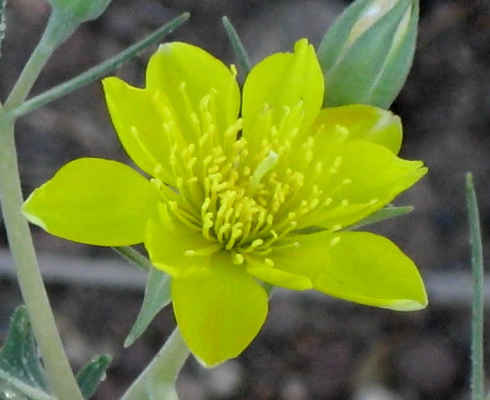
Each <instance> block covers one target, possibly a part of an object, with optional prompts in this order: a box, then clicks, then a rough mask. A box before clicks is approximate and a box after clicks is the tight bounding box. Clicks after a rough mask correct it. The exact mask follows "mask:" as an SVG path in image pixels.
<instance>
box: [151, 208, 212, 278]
mask: <svg viewBox="0 0 490 400" xmlns="http://www.w3.org/2000/svg"><path fill="white" fill-rule="evenodd" d="M145 247H146V250H147V251H148V254H149V255H150V260H151V262H152V263H153V264H154V265H155V267H156V268H158V269H161V270H163V271H165V272H167V273H168V274H170V275H172V276H173V277H179V276H180V277H182V276H186V275H189V274H191V273H198V271H202V270H206V269H208V268H209V267H210V258H211V255H212V254H213V253H214V252H215V251H217V250H218V249H217V248H216V245H215V243H213V242H210V241H208V240H206V239H205V238H204V237H203V236H202V234H201V232H199V231H197V230H193V229H190V228H189V227H188V226H186V225H184V224H182V223H181V222H180V221H178V220H175V219H173V218H171V217H170V215H169V213H168V211H167V209H166V206H163V207H162V208H161V210H160V215H159V219H158V220H152V221H150V222H149V223H148V227H147V232H146V238H145Z"/></svg>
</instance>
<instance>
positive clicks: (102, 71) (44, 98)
mask: <svg viewBox="0 0 490 400" xmlns="http://www.w3.org/2000/svg"><path fill="white" fill-rule="evenodd" d="M187 19H189V13H184V14H182V15H180V16H179V17H177V18H175V19H174V20H172V21H170V22H169V23H168V24H166V25H165V26H163V27H161V28H160V29H157V30H156V31H155V32H153V33H152V34H151V35H150V36H148V37H147V38H145V39H143V40H141V41H140V42H138V43H136V44H134V45H132V46H130V47H128V48H127V49H126V50H123V51H122V52H120V53H119V54H117V55H116V56H114V57H112V58H110V59H109V60H107V61H104V62H103V63H101V64H99V65H97V66H95V67H93V68H91V69H89V70H88V71H86V72H84V73H83V74H80V75H78V76H76V77H75V78H73V79H70V80H69V81H67V82H65V83H62V84H60V85H58V86H56V87H54V88H52V89H50V90H48V91H46V92H44V93H42V94H40V95H39V96H36V97H34V98H32V99H30V100H28V101H26V102H25V103H24V104H22V105H20V106H19V107H17V108H15V109H14V110H12V111H11V112H10V113H9V114H8V115H7V116H6V118H4V122H3V123H7V122H9V121H12V120H14V119H15V118H18V117H20V116H22V115H24V114H27V113H29V112H31V111H34V110H37V109H38V108H40V107H42V106H44V105H46V104H48V103H50V102H52V101H54V100H56V99H59V98H60V97H63V96H65V95H66V94H68V93H71V92H73V91H74V90H76V89H79V88H81V87H82V86H85V85H88V84H89V83H91V82H93V81H95V80H97V79H100V78H102V77H103V76H105V75H107V74H108V73H110V72H111V71H112V70H114V69H115V68H117V67H119V66H120V65H121V64H123V63H124V62H126V61H128V60H129V59H131V58H132V57H134V56H135V55H136V54H137V53H139V52H140V51H142V50H144V49H145V48H147V47H148V46H151V45H152V44H154V43H156V42H158V41H159V40H161V39H162V38H164V37H165V36H167V35H168V34H169V33H171V32H172V31H173V30H175V29H176V28H178V27H179V26H180V25H182V24H183V23H184V22H185V21H187Z"/></svg>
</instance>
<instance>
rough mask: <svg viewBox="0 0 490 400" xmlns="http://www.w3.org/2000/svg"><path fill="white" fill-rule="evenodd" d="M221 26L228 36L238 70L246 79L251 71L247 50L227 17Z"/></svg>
mask: <svg viewBox="0 0 490 400" xmlns="http://www.w3.org/2000/svg"><path fill="white" fill-rule="evenodd" d="M222 21H223V26H224V28H225V30H226V34H227V35H228V39H229V41H230V43H231V45H232V47H233V51H234V53H235V57H236V58H237V60H238V65H239V66H240V70H241V71H242V73H243V76H244V77H246V76H247V75H248V73H249V72H250V70H251V69H252V63H251V61H250V57H249V56H248V53H247V50H245V46H244V45H243V43H242V41H241V39H240V37H239V36H238V33H237V31H236V29H235V27H234V26H233V24H232V23H231V21H230V20H229V19H228V17H226V16H225V17H223V19H222Z"/></svg>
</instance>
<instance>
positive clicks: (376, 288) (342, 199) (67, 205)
mask: <svg viewBox="0 0 490 400" xmlns="http://www.w3.org/2000/svg"><path fill="white" fill-rule="evenodd" d="M103 84H104V91H105V95H106V100H107V104H108V107H109V111H110V114H111V117H112V121H113V123H114V126H115V129H116V131H117V133H118V135H119V139H120V140H121V142H122V144H123V146H124V148H125V149H126V151H127V153H128V154H129V156H130V157H131V158H132V160H133V161H134V163H135V164H136V165H137V166H138V167H139V168H140V169H141V170H142V171H144V173H146V175H147V176H149V177H150V178H149V179H148V178H147V177H144V176H143V175H141V174H139V173H138V172H136V171H134V170H133V169H131V168H130V167H128V166H126V165H124V164H122V163H119V162H116V161H109V160H104V159H97V158H82V159H79V160H75V161H73V162H70V163H69V164H67V165H65V166H64V167H63V168H61V169H60V171H59V172H58V173H57V174H56V175H55V176H54V177H53V178H52V179H51V180H50V181H48V182H47V183H46V184H44V185H43V186H41V187H40V188H38V189H37V190H35V191H34V193H33V194H32V195H31V196H30V197H29V199H28V200H27V201H26V203H25V205H24V208H23V212H24V214H25V215H26V216H27V218H28V219H29V220H30V221H31V222H33V223H35V224H37V225H40V226H41V227H43V228H44V229H46V230H47V231H48V232H50V233H52V234H54V235H58V236H61V237H63V238H66V239H70V240H74V241H77V242H82V243H88V244H93V245H102V246H126V245H133V244H137V243H141V242H143V243H144V245H145V247H146V249H147V251H148V253H149V256H150V259H151V261H152V263H153V265H154V266H155V267H156V268H158V269H161V270H163V271H165V272H167V273H168V274H170V275H171V276H172V303H173V308H174V312H175V316H176V319H177V323H178V325H179V327H180V329H181V332H182V335H183V337H184V339H185V340H186V342H187V344H188V345H189V347H190V349H191V350H192V352H193V353H194V354H195V355H196V356H197V358H199V359H200V360H201V361H202V362H204V363H205V364H207V365H215V364H217V363H220V362H222V361H224V360H227V359H229V358H232V357H235V356H237V355H238V354H240V353H241V352H242V351H243V350H244V349H245V347H246V346H247V345H248V344H249V343H250V342H251V340H252V339H253V338H254V337H255V336H256V335H257V333H258V331H259V329H260V328H261V326H262V325H263V323H264V320H265V318H266V315H267V307H268V293H267V291H266V290H265V289H264V286H263V283H264V282H265V283H268V284H271V285H275V286H281V287H284V288H288V289H293V290H308V289H315V290H318V291H320V292H323V293H326V294H328V295H331V296H335V297H338V298H341V299H345V300H349V301H353V302H357V303H361V304H367V305H371V306H377V307H382V308H389V309H394V310H402V311H409V310H418V309H421V308H424V307H425V306H426V305H427V297H426V293H425V290H424V285H423V282H422V280H421V278H420V275H419V273H418V271H417V268H416V267H415V265H414V264H413V262H412V261H411V260H410V259H409V258H408V257H407V256H405V255H404V254H403V253H402V252H401V250H400V249H399V248H398V247H397V246H396V245H395V244H393V243H392V242H390V241H389V240H388V239H385V238H384V237H381V236H378V235H375V234H372V233H367V232H352V231H346V229H345V228H348V227H349V226H350V225H352V224H354V223H356V222H359V221H360V220H362V219H364V218H365V217H367V216H369V215H370V214H372V213H374V212H375V211H377V210H379V209H381V208H382V207H384V206H385V205H387V204H388V203H389V202H391V201H392V200H393V198H394V197H395V196H397V195H398V194H399V193H400V192H402V191H404V190H405V189H407V188H409V187H410V186H412V185H413V184H414V183H415V182H417V181H418V180H419V179H420V178H421V177H422V176H423V175H424V174H425V173H426V168H424V167H423V164H422V162H420V161H407V160H403V159H401V158H399V157H397V153H398V151H399V148H400V144H401V139H402V130H401V124H400V120H399V118H398V117H396V116H394V115H393V114H391V113H390V112H388V111H384V110H381V109H377V108H374V107H369V106H363V105H353V106H345V107H338V108H330V109H321V105H322V99H323V93H324V82H323V76H322V72H321V69H320V66H319V64H318V60H317V57H316V55H315V52H314V49H313V47H312V46H311V45H309V44H308V43H307V41H306V40H300V41H299V42H297V44H296V46H295V50H294V53H278V54H274V55H272V56H270V57H268V58H266V59H265V60H263V61H262V62H260V63H259V64H258V65H257V66H255V68H253V69H252V71H251V72H250V74H249V76H248V78H247V80H246V82H245V84H244V87H243V96H242V99H240V89H239V86H238V84H237V81H236V71H235V69H234V68H231V69H230V68H228V67H227V66H225V65H224V64H223V63H221V62H220V61H218V60H217V59H215V58H214V57H212V56H211V55H210V54H208V53H207V52H205V51H203V50H202V49H200V48H198V47H194V46H191V45H188V44H184V43H170V44H165V45H162V46H161V47H160V48H159V49H158V51H157V52H156V54H154V55H153V56H152V57H151V60H150V62H149V65H148V68H147V74H146V88H144V89H138V88H135V87H132V86H130V85H128V84H127V83H125V82H123V81H122V80H120V79H118V78H114V77H111V78H107V79H105V80H104V81H103ZM327 88H328V86H327Z"/></svg>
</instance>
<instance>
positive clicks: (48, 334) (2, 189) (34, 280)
mask: <svg viewBox="0 0 490 400" xmlns="http://www.w3.org/2000/svg"><path fill="white" fill-rule="evenodd" d="M2 115H3V113H2ZM17 165H18V164H17V154H16V150H15V141H14V131H13V125H11V124H10V125H7V127H6V128H4V129H3V131H2V132H0V176H1V177H2V179H0V199H1V204H2V212H3V218H4V222H5V226H6V229H7V234H8V238H9V245H10V249H11V252H12V257H13V259H14V262H15V266H16V268H17V277H18V280H19V286H20V288H21V291H22V296H23V299H24V302H25V304H26V307H27V310H28V312H29V317H30V320H31V323H32V328H33V331H34V334H35V337H36V341H37V344H38V346H39V348H40V351H41V354H42V357H43V361H44V364H45V367H46V370H47V372H48V375H49V377H50V382H51V384H52V387H53V391H54V393H55V395H56V397H57V398H58V399H59V400H81V399H82V398H83V397H82V395H81V393H80V390H79V388H78V385H77V383H76V381H75V378H74V376H73V372H72V370H71V367H70V365H69V362H68V359H67V357H66V354H65V352H64V350H63V345H62V342H61V338H60V336H59V333H58V330H57V328H56V322H55V320H54V316H53V313H52V310H51V306H50V304H49V299H48V296H47V293H46V289H45V287H44V283H43V280H42V276H41V273H40V270H39V265H38V262H37V259H36V253H35V251H34V245H33V243H32V237H31V234H30V231H29V226H28V224H27V221H26V219H25V218H24V216H23V215H22V214H21V212H20V208H21V206H22V202H23V199H22V193H21V189H20V188H21V186H20V178H19V172H18V169H17Z"/></svg>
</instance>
